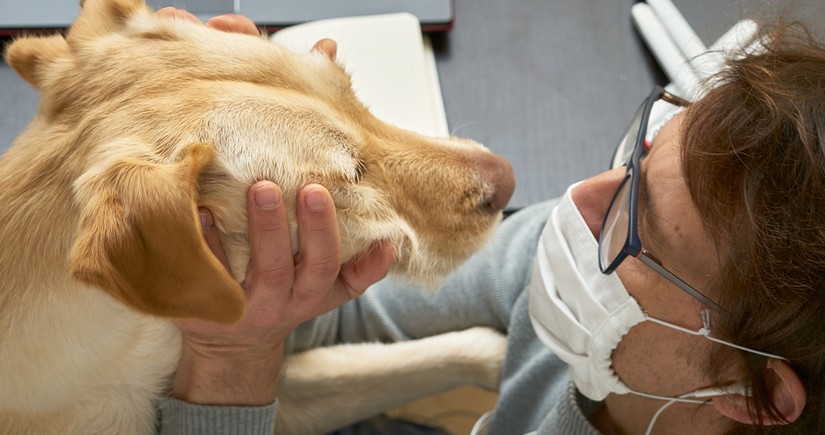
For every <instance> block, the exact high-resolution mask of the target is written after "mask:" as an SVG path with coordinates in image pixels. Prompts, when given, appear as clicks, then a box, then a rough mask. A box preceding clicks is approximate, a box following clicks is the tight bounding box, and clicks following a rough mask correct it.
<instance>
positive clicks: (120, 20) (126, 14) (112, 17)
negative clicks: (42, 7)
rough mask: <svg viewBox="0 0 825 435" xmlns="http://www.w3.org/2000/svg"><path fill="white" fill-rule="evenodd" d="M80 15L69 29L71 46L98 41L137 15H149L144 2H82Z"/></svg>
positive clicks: (103, 0) (107, 0)
mask: <svg viewBox="0 0 825 435" xmlns="http://www.w3.org/2000/svg"><path fill="white" fill-rule="evenodd" d="M80 6H81V7H82V9H81V11H80V15H79V16H78V17H77V20H75V22H74V24H72V27H71V29H69V35H68V37H67V39H68V41H69V44H70V45H71V44H74V43H75V42H76V41H84V40H90V39H96V38H98V37H101V36H104V35H107V34H109V33H113V32H116V31H118V30H120V29H121V28H123V26H124V25H125V24H126V21H127V20H128V19H129V18H131V16H132V15H134V14H136V13H147V14H148V13H149V12H150V10H149V8H148V7H147V6H146V3H145V2H144V1H143V0H81V2H80Z"/></svg>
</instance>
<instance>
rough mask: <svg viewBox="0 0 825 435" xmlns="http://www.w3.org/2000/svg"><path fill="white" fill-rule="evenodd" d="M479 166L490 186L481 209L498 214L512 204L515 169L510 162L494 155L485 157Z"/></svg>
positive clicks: (480, 160)
mask: <svg viewBox="0 0 825 435" xmlns="http://www.w3.org/2000/svg"><path fill="white" fill-rule="evenodd" d="M478 164H479V166H480V168H481V171H482V173H483V174H484V178H485V180H486V182H487V183H488V185H489V186H490V190H489V194H488V195H487V196H486V197H485V198H483V199H482V202H481V204H480V205H481V208H482V210H484V211H486V212H489V213H498V212H500V211H502V210H504V208H505V207H506V206H507V203H508V202H510V198H511V197H512V196H513V191H514V190H515V188H516V180H515V178H514V176H513V167H512V166H510V162H508V161H507V160H505V159H503V158H501V157H499V156H496V155H494V154H488V155H484V156H483V157H482V158H480V159H479V162H478Z"/></svg>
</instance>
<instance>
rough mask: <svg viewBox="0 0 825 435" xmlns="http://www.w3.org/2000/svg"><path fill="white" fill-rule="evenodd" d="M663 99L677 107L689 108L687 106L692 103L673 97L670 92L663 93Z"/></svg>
mask: <svg viewBox="0 0 825 435" xmlns="http://www.w3.org/2000/svg"><path fill="white" fill-rule="evenodd" d="M662 99H663V100H665V101H667V102H668V103H670V104H675V105H677V106H682V107H687V106H689V105H690V101H688V100H686V99H684V98H682V97H679V96H676V95H673V94H671V93H670V92H668V91H664V92H663V93H662Z"/></svg>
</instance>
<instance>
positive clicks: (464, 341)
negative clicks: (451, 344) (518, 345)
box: [453, 327, 507, 391]
mask: <svg viewBox="0 0 825 435" xmlns="http://www.w3.org/2000/svg"><path fill="white" fill-rule="evenodd" d="M453 334H454V335H455V336H454V337H453V338H454V339H455V340H456V346H457V347H458V348H460V349H462V353H463V357H464V359H465V361H464V365H465V368H466V369H467V370H466V372H465V373H466V374H467V375H469V376H470V379H468V382H469V383H471V384H473V385H476V386H478V387H481V388H484V389H486V390H491V391H498V384H499V381H500V380H501V369H502V366H503V365H504V356H505V354H506V352H507V336H506V335H504V334H502V333H501V332H499V331H497V330H495V329H492V328H486V327H475V328H470V329H466V330H464V331H458V332H455V333H453Z"/></svg>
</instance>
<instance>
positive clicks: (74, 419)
mask: <svg viewBox="0 0 825 435" xmlns="http://www.w3.org/2000/svg"><path fill="white" fill-rule="evenodd" d="M81 5H82V10H81V13H80V15H79V17H78V19H77V20H76V22H75V23H74V24H73V25H72V27H71V28H70V29H69V31H68V32H67V34H66V35H52V36H41V37H23V38H20V39H17V40H15V41H13V42H12V43H11V44H10V45H9V47H8V48H7V51H6V61H7V62H8V63H9V65H11V67H12V68H13V69H14V70H15V71H16V72H17V73H18V74H19V75H20V76H21V77H22V78H23V79H24V80H26V81H27V82H28V83H30V84H31V85H32V86H33V87H34V88H36V89H37V90H38V91H39V93H40V95H41V101H40V106H39V109H38V112H37V114H36V115H35V117H34V119H33V120H32V121H31V123H30V124H29V126H28V128H27V129H26V130H25V131H24V132H23V133H22V135H21V136H19V137H18V138H17V139H16V140H15V142H14V143H13V144H12V147H11V148H10V149H9V150H8V151H7V152H6V154H5V155H3V156H2V158H1V159H0V241H2V243H3V249H2V250H0V271H1V272H0V274H1V275H2V277H3V278H2V280H0V431H2V432H3V433H13V434H26V433H36V434H48V433H60V434H66V433H70V434H72V433H78V434H81V433H82V434H90V433H117V434H143V433H152V432H153V431H154V424H155V419H156V417H155V405H156V403H157V400H158V399H159V398H161V397H163V395H164V394H168V391H169V388H170V385H169V382H170V379H171V377H172V375H173V374H174V372H175V369H176V366H177V363H178V358H179V355H180V340H181V337H180V332H179V331H178V330H177V329H176V327H175V326H174V324H173V323H172V321H171V319H174V318H200V319H204V320H209V321H213V322H219V323H232V322H235V321H237V320H238V319H239V318H240V317H241V316H242V314H243V310H244V297H243V292H242V289H241V288H240V285H239V284H238V283H239V282H240V281H241V280H242V279H243V277H244V273H245V270H246V266H247V263H248V261H249V255H250V254H249V252H250V249H249V242H248V234H247V229H248V224H247V217H246V203H245V197H246V191H247V189H248V188H249V186H250V185H251V184H252V183H254V182H255V181H257V180H262V179H268V180H272V181H275V182H276V183H278V184H279V185H280V186H281V188H282V189H283V191H284V197H285V200H286V205H287V208H288V210H290V214H291V216H290V226H291V229H292V231H293V235H294V234H295V217H294V209H295V204H294V198H295V197H296V194H297V191H298V189H300V188H301V187H302V186H304V185H306V184H307V183H320V184H322V185H324V186H325V187H326V188H327V189H328V190H329V191H330V193H331V194H332V197H333V200H334V203H335V206H336V208H337V211H338V220H339V226H340V232H341V234H342V240H341V253H342V260H343V261H348V260H350V259H352V258H354V257H356V256H357V255H359V254H360V253H363V252H365V251H366V250H367V249H369V247H370V246H371V245H372V244H373V243H374V242H376V241H384V240H388V241H391V242H392V243H394V245H395V247H396V260H395V262H394V264H393V266H392V271H391V272H392V273H394V274H396V275H398V276H401V277H404V279H408V280H413V281H415V282H421V283H429V284H432V283H434V282H437V279H438V278H439V277H443V276H444V275H445V274H446V273H448V272H449V271H451V270H453V269H454V268H455V267H456V266H457V265H458V264H460V263H461V262H462V261H463V260H464V259H466V258H467V257H468V256H469V255H471V254H472V253H473V252H474V251H476V250H477V249H478V248H480V247H481V246H482V245H483V243H484V242H485V240H486V239H487V237H488V236H489V235H490V234H491V232H492V231H493V230H494V228H495V227H496V225H497V223H498V222H499V221H500V219H501V210H502V209H503V208H504V206H505V204H506V202H507V201H508V200H509V198H510V196H511V194H512V191H513V175H512V169H511V168H510V166H509V165H508V163H507V162H506V161H504V160H503V159H501V158H500V157H497V156H495V155H494V154H492V153H491V152H489V151H488V150H487V149H485V148H484V147H483V146H481V145H479V144H477V143H475V142H473V141H470V140H464V139H458V138H431V137H424V136H421V135H418V134H415V133H411V132H408V131H404V130H402V129H399V128H396V127H394V126H391V125H387V124H385V123H383V122H381V121H379V120H378V119H376V118H375V117H374V116H372V114H370V112H369V110H368V109H367V108H366V107H365V106H364V105H363V104H362V103H360V102H359V101H358V99H357V98H356V96H355V94H354V92H353V90H352V86H351V83H350V79H349V76H348V75H347V74H346V72H345V70H344V69H343V67H342V66H340V65H339V64H337V63H336V62H335V61H334V56H333V55H332V54H331V53H329V52H325V50H324V49H323V48H320V49H316V50H313V51H310V52H306V53H295V52H292V51H289V50H288V49H286V48H283V47H281V46H278V45H276V44H274V43H271V42H269V41H268V40H266V39H265V38H263V37H256V36H250V35H242V34H231V33H225V32H221V31H218V30H214V29H210V28H207V27H206V26H202V25H198V24H196V23H191V22H188V21H184V20H172V19H164V18H161V17H157V16H156V15H155V14H154V13H153V11H152V10H150V9H149V8H148V7H147V6H146V5H145V4H144V3H143V2H142V1H140V0H86V1H85V2H83V1H81ZM198 207H205V208H208V209H209V210H210V211H211V212H212V214H213V216H214V220H215V222H216V225H217V227H218V230H219V233H220V238H221V243H222V246H223V248H224V251H225V252H226V254H227V257H228V260H229V266H228V267H224V266H222V265H221V263H219V262H218V261H217V260H216V258H215V257H214V256H213V255H212V254H211V252H210V251H209V249H208V247H207V245H206V243H205V241H204V240H203V237H202V233H201V229H200V226H199V220H198V214H197V213H198ZM504 343H505V342H504V338H503V336H501V335H500V334H498V333H496V332H494V331H491V330H486V329H470V330H467V331H462V332H456V333H451V334H445V335H443V336H435V337H430V338H426V339H423V340H416V341H411V342H406V343H397V344H391V345H375V344H363V345H347V346H339V347H331V348H325V349H316V350H310V351H308V352H306V353H304V354H300V355H294V356H292V357H290V361H289V363H288V366H289V370H288V372H287V375H286V380H285V381H284V393H283V396H279V403H280V405H279V406H281V409H282V410H283V411H281V412H280V413H279V414H281V417H282V418H283V420H282V421H279V427H281V428H283V430H284V431H285V433H322V432H324V431H327V430H331V429H333V428H334V426H336V425H343V424H347V423H348V422H351V421H355V420H358V419H360V418H363V417H367V416H369V415H371V414H374V413H376V412H380V410H381V409H382V407H385V406H389V405H392V404H397V403H400V402H402V401H405V400H408V399H414V398H416V397H417V396H420V395H424V394H429V393H432V392H436V391H439V390H444V389H446V388H450V387H453V386H456V385H457V384H458V383H460V382H468V383H475V384H478V385H482V386H485V387H488V388H495V385H496V383H497V380H498V371H499V368H500V364H501V360H502V358H503V349H504ZM386 355H392V356H393V357H392V358H388V357H387V356H386ZM340 358H353V359H355V358H357V359H358V361H359V367H357V368H356V367H352V366H351V365H347V364H344V365H342V364H338V363H332V362H333V361H338V360H339V359H340ZM385 358H387V359H385ZM342 366H347V367H346V370H347V373H346V375H347V379H348V380H349V382H350V384H349V385H346V386H339V387H338V388H337V389H335V388H332V387H331V385H332V383H330V382H328V381H329V380H330V379H335V378H336V376H338V375H339V374H340V371H341V370H344V368H343V367H342ZM445 366H446V367H451V368H452V369H447V370H445V369H444V368H443V367H445ZM435 367H439V369H438V370H435V369H434V368H435ZM387 379H395V380H398V379H404V382H406V383H407V384H408V386H407V387H403V388H399V390H404V391H394V392H391V391H386V392H383V393H382V395H381V396H380V397H368V394H367V393H368V392H372V393H374V391H375V386H376V385H386V384H385V382H387ZM336 385H338V384H336ZM311 388H325V390H324V394H323V396H324V397H323V398H319V397H317V396H313V395H309V396H308V395H306V394H304V395H303V396H304V397H315V398H309V399H303V400H309V401H310V402H311V403H312V407H314V408H315V409H313V410H312V412H321V415H323V418H318V417H316V416H315V415H316V414H307V412H309V411H307V410H305V409H304V408H308V406H304V405H300V403H302V402H300V401H301V400H302V399H300V397H301V392H302V391H305V390H306V389H311ZM319 391H320V390H319ZM362 395H363V396H362ZM336 402H337V405H336ZM341 402H347V403H346V407H342V406H341V405H340V403H341ZM324 406H328V407H330V408H329V411H326V412H324V411H323V409H324ZM287 410H288V411H287ZM320 420H323V421H320Z"/></svg>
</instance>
